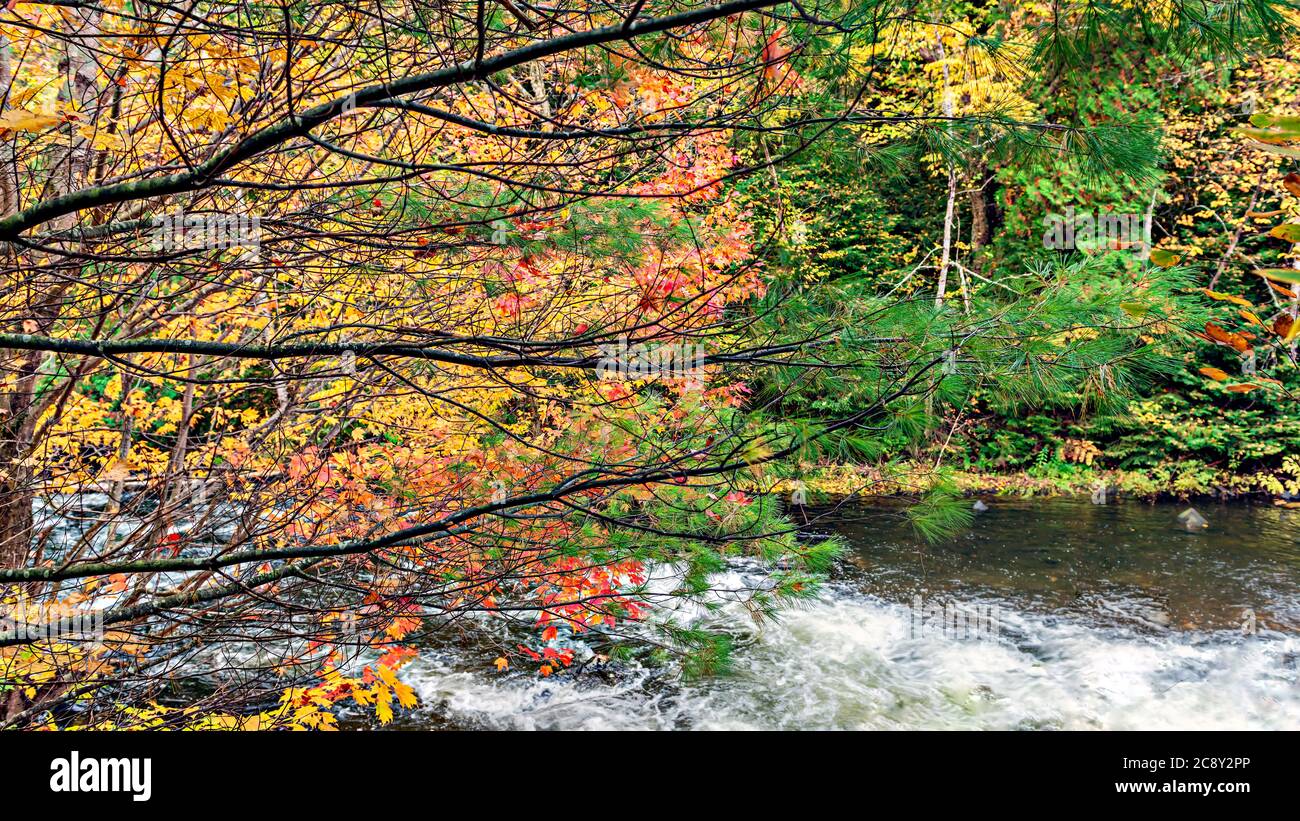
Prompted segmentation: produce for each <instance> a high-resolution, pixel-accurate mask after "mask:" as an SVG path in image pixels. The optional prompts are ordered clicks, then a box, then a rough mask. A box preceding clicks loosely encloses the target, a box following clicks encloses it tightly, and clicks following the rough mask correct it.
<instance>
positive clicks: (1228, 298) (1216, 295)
mask: <svg viewBox="0 0 1300 821" xmlns="http://www.w3.org/2000/svg"><path fill="white" fill-rule="evenodd" d="M1200 290H1201V293H1203V294H1205V295H1206V296H1208V297H1209V298H1210V299H1217V300H1219V301H1220V302H1231V303H1232V304H1234V305H1240V306H1242V307H1243V308H1254V307H1255V305H1254V303H1252V302H1250V301H1249V300H1247V299H1242V298H1241V297H1239V296H1236V295H1234V294H1224V293H1220V292H1219V291H1211V290H1210V289H1209V288H1201V289H1200Z"/></svg>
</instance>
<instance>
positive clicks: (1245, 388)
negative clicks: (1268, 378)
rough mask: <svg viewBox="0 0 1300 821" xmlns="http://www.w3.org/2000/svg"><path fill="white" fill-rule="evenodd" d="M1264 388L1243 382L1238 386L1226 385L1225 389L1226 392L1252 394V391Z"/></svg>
mask: <svg viewBox="0 0 1300 821" xmlns="http://www.w3.org/2000/svg"><path fill="white" fill-rule="evenodd" d="M1262 387H1263V385H1256V384H1255V383H1253V382H1241V383H1239V384H1236V385H1224V386H1223V389H1224V390H1226V391H1232V392H1233V393H1250V392H1251V391H1254V390H1259V389H1260V388H1262Z"/></svg>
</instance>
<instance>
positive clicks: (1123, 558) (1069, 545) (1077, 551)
mask: <svg viewBox="0 0 1300 821" xmlns="http://www.w3.org/2000/svg"><path fill="white" fill-rule="evenodd" d="M988 506H989V509H988V510H987V511H986V512H983V513H980V514H977V516H976V519H975V524H974V526H973V527H971V528H970V529H969V530H967V531H966V532H964V533H963V534H961V535H960V536H958V537H957V538H955V539H953V540H951V541H949V542H946V543H944V544H940V545H925V544H922V543H920V542H918V541H917V540H916V538H915V536H914V535H913V534H912V533H911V532H910V529H909V527H908V525H907V524H906V522H904V521H903V520H902V518H901V517H900V516H898V515H895V514H891V513H890V512H887V511H872V510H863V509H848V510H840V511H809V513H808V514H807V519H808V521H809V525H808V529H809V530H810V531H813V532H823V533H828V532H836V533H840V534H841V535H843V536H844V537H845V538H846V539H847V540H848V542H849V544H850V545H852V547H853V548H854V552H853V556H852V562H853V564H854V565H856V567H857V568H858V570H859V571H860V573H858V574H854V575H857V576H858V578H860V580H861V582H862V586H863V589H864V590H866V591H868V592H871V593H874V594H876V595H879V596H881V597H882V598H887V599H890V600H893V601H910V600H911V599H912V598H913V597H914V596H917V595H919V596H922V597H926V596H936V595H942V596H955V597H959V598H992V599H995V600H997V601H999V602H1001V603H1002V604H1004V605H1005V606H1008V607H1011V608H1014V609H1017V610H1025V611H1029V612H1033V613H1038V614H1042V615H1060V616H1072V617H1078V618H1081V619H1086V620H1089V621H1091V622H1094V623H1098V624H1113V623H1127V624H1133V625H1139V626H1146V627H1152V628H1158V627H1161V626H1168V627H1170V628H1172V629H1175V630H1198V629H1199V630H1220V629H1229V628H1235V627H1240V626H1241V624H1242V623H1243V621H1244V616H1246V615H1249V613H1251V612H1253V613H1254V614H1255V616H1256V618H1257V621H1258V624H1259V625H1260V626H1261V627H1264V626H1267V627H1271V628H1273V629H1278V630H1284V631H1288V632H1296V631H1297V630H1300V595H1297V591H1300V511H1294V510H1282V509H1280V508H1274V507H1268V506H1262V507H1260V506H1256V507H1249V506H1244V505H1220V506H1203V507H1198V508H1197V509H1198V510H1200V511H1201V513H1202V514H1204V515H1205V516H1206V518H1208V519H1209V522H1210V527H1208V528H1206V529H1205V530H1202V531H1199V532H1194V533H1189V532H1187V531H1186V530H1185V529H1183V528H1182V527H1180V526H1179V524H1178V519H1177V517H1178V513H1179V512H1181V511H1182V510H1184V509H1185V508H1186V507H1187V506H1186V505H1169V504H1159V505H1143V504H1124V505H1093V504H1090V503H1088V502H1087V501H1081V502H1077V501H1070V500H1053V501H1041V500H1008V501H1002V500H989V502H988ZM828 514H831V515H830V516H828ZM822 517H827V518H826V519H823V518H822Z"/></svg>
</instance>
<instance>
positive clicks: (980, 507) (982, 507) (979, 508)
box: [971, 499, 989, 513]
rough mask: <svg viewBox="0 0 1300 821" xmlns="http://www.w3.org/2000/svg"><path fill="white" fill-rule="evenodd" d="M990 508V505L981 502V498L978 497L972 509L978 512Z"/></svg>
mask: <svg viewBox="0 0 1300 821" xmlns="http://www.w3.org/2000/svg"><path fill="white" fill-rule="evenodd" d="M988 509H989V506H988V505H986V504H984V503H983V502H981V501H980V500H979V499H976V500H975V504H973V505H971V510H973V511H975V512H976V513H983V512H984V511H986V510H988Z"/></svg>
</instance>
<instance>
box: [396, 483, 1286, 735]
mask: <svg viewBox="0 0 1300 821" xmlns="http://www.w3.org/2000/svg"><path fill="white" fill-rule="evenodd" d="M989 507H990V510H988V511H987V512H984V513H981V514H979V515H978V516H977V518H976V521H975V524H974V526H973V527H972V528H971V530H970V531H969V532H967V533H965V534H963V535H962V536H961V537H959V538H957V539H954V540H953V541H951V542H949V543H946V544H942V545H930V546H926V545H923V544H921V543H919V542H918V541H917V540H916V539H915V538H914V537H913V535H912V534H911V533H910V531H909V529H908V527H907V525H906V524H905V523H904V522H903V520H902V519H901V517H899V516H897V515H896V514H895V513H894V512H891V511H887V510H865V509H851V510H849V509H842V510H837V511H826V510H822V511H808V516H809V524H808V527H807V529H808V532H809V537H810V538H816V536H817V534H819V533H821V534H825V533H830V532H835V533H839V534H841V535H842V536H844V537H845V538H846V539H847V540H848V541H849V543H850V544H851V546H852V547H853V552H852V555H851V559H850V561H849V562H848V563H847V564H846V566H845V568H844V570H843V572H842V573H840V574H839V576H838V578H837V579H836V580H835V581H834V583H833V584H832V585H831V586H830V588H829V589H828V591H827V593H826V595H825V596H823V597H822V598H821V599H820V600H818V601H816V602H813V603H810V604H808V605H806V606H804V607H801V608H798V609H794V610H791V611H789V612H787V613H785V614H784V615H783V617H782V618H781V619H780V620H779V622H777V623H775V624H772V623H769V624H766V625H763V626H761V627H759V626H756V625H754V624H753V622H752V621H750V620H749V619H748V618H747V617H746V614H745V613H744V612H743V611H742V610H741V609H740V608H732V607H724V608H723V609H722V610H721V611H720V612H717V613H707V614H706V613H704V612H702V611H701V612H700V613H699V614H697V620H698V622H699V623H707V624H710V625H711V626H714V627H719V628H722V629H726V630H728V631H730V632H732V633H733V634H734V635H736V636H737V637H738V638H739V639H740V642H739V643H740V646H739V648H738V650H737V652H736V656H735V669H734V671H733V674H732V675H730V676H728V677H725V678H717V679H712V680H708V681H703V682H692V683H671V682H664V681H663V680H662V679H661V678H660V677H659V676H658V675H657V674H652V673H650V672H648V671H645V670H639V669H633V670H630V671H628V673H627V674H626V675H625V676H622V677H620V678H619V679H617V680H616V681H615V682H613V683H609V682H608V681H606V680H604V679H601V678H597V677H595V676H590V675H586V676H578V677H574V676H571V675H568V674H566V675H562V676H552V677H551V678H549V679H538V678H536V677H535V676H534V675H532V674H528V673H515V674H509V675H505V676H497V675H493V674H491V673H490V672H488V671H487V670H485V665H484V664H483V662H482V660H480V659H476V658H472V657H469V656H467V655H465V654H463V653H458V652H453V651H445V652H442V653H432V654H430V655H429V656H428V657H426V658H424V659H422V660H421V661H420V662H419V663H418V665H417V666H416V667H414V668H412V669H410V670H409V671H408V678H409V679H410V680H411V681H412V683H413V684H414V685H415V686H416V687H417V690H418V691H419V692H420V695H421V697H422V702H423V704H424V705H425V706H424V707H423V708H422V711H421V712H420V713H418V714H417V715H416V716H414V717H413V718H414V719H415V720H416V721H417V722H419V723H421V724H423V726H448V725H450V726H458V727H494V728H593V729H594V728H653V729H692V728H693V729H708V728H785V729H814V728H828V729H829V728H844V729H907V728H923V729H932V728H996V729H1022V728H1023V729H1027V728H1063V729H1088V728H1117V729H1148V728H1149V729H1165V728H1261V729H1263V728H1279V729H1281V728H1285V729H1300V670H1298V667H1300V663H1298V659H1300V636H1298V635H1297V629H1298V628H1300V584H1297V582H1300V546H1298V545H1297V534H1298V533H1300V513H1297V512H1292V511H1281V510H1276V509H1273V508H1250V507H1241V506H1239V507H1227V506H1224V507H1213V506H1211V507H1203V508H1201V510H1202V512H1203V513H1204V514H1205V515H1206V517H1207V518H1208V519H1209V521H1210V527H1209V528H1208V529H1207V530H1205V531H1203V532H1199V533H1187V532H1186V531H1184V530H1180V529H1179V528H1178V525H1177V520H1176V517H1177V514H1178V512H1179V511H1180V510H1181V509H1182V508H1181V507H1178V506H1171V505H1156V506H1144V505H1136V504H1126V505H1111V506H1093V505H1090V504H1088V503H1087V502H1086V501H1085V502H1083V503H1076V502H1072V501H1050V502H1044V501H1002V500H990V501H989ZM756 572H757V571H756V569H754V568H748V567H745V566H743V565H737V566H735V567H733V569H732V570H731V571H729V574H730V575H733V576H735V578H733V579H730V580H728V579H725V578H724V579H720V580H719V581H720V582H722V583H723V584H724V585H726V584H727V583H728V582H729V581H730V582H731V583H740V582H741V581H742V579H741V577H743V576H746V575H750V574H753V573H756ZM916 597H920V600H921V601H922V602H927V603H937V602H942V603H943V605H944V606H947V605H949V604H956V605H958V606H961V607H965V608H971V609H976V610H978V609H979V608H985V609H986V610H991V611H992V612H994V613H996V616H997V617H996V629H994V630H992V631H976V632H975V633H971V632H969V631H966V632H957V631H953V630H944V629H938V630H935V629H922V630H918V629H917V619H916V613H915V611H914V609H913V607H912V605H913V602H914V601H915V600H916ZM1248 612H1249V613H1253V614H1254V616H1255V621H1254V623H1253V624H1254V627H1255V629H1254V630H1252V631H1249V632H1243V630H1242V624H1243V621H1244V618H1243V617H1244V614H1246V613H1248Z"/></svg>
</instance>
